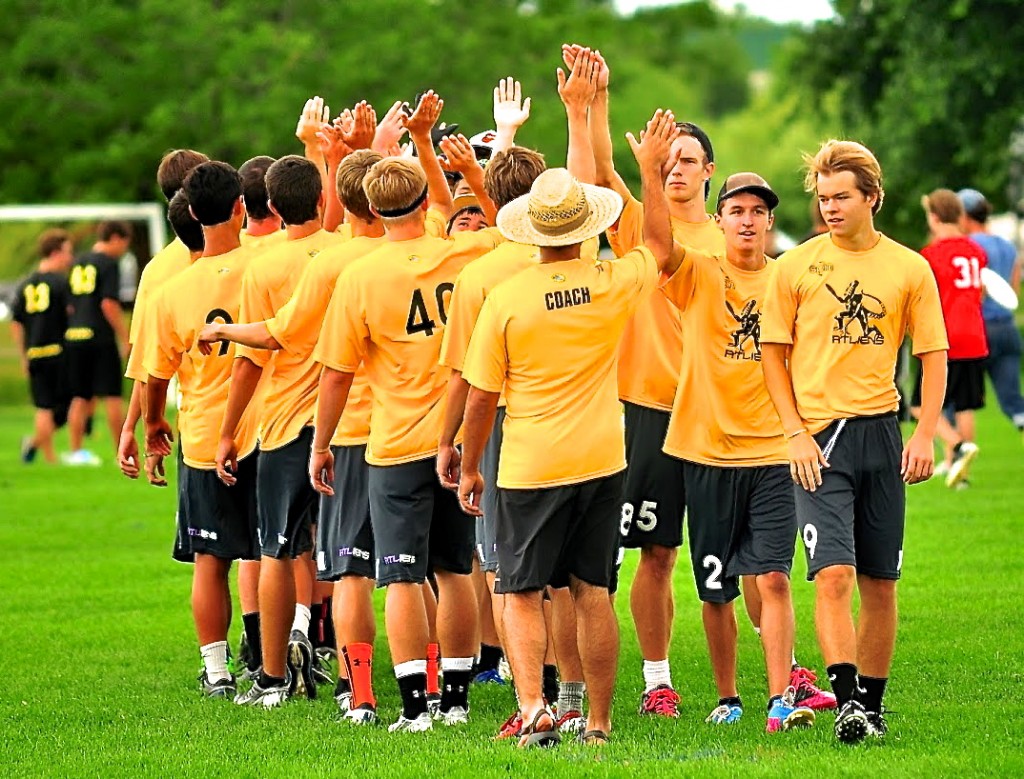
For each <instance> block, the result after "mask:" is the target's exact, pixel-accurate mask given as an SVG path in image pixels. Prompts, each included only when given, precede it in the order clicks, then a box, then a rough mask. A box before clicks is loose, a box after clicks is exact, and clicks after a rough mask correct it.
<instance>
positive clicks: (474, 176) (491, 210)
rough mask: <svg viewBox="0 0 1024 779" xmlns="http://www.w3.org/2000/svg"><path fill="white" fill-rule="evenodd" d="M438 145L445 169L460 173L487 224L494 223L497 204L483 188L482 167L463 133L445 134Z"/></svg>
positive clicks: (496, 216) (496, 215)
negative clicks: (443, 157) (474, 196)
mask: <svg viewBox="0 0 1024 779" xmlns="http://www.w3.org/2000/svg"><path fill="white" fill-rule="evenodd" d="M438 145H439V146H440V147H441V151H442V152H444V156H445V164H444V168H445V170H449V171H451V172H453V173H460V174H462V178H463V179H465V181H466V183H467V184H468V185H469V188H470V189H471V190H472V191H473V194H474V195H476V199H477V201H478V202H479V203H480V210H481V211H483V212H484V217H485V218H486V219H487V224H491V225H493V224H495V222H496V220H497V218H498V206H497V205H496V204H495V203H494V201H493V200H491V198H490V196H489V195H488V194H487V190H486V189H484V169H483V168H481V167H480V162H479V161H478V160H477V158H476V152H474V151H473V147H472V145H471V144H470V143H469V140H468V139H467V138H466V136H465V135H446V136H445V137H444V138H442V139H441V140H440V142H439V143H438Z"/></svg>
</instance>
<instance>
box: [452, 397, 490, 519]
mask: <svg viewBox="0 0 1024 779" xmlns="http://www.w3.org/2000/svg"><path fill="white" fill-rule="evenodd" d="M498 397H499V393H497V392H485V391H484V390H481V389H477V388H476V387H470V388H469V396H468V397H467V398H466V416H465V421H464V422H463V441H462V477H461V478H460V479H459V489H458V494H459V505H461V506H462V510H463V511H465V512H466V513H467V514H469V515H471V516H474V517H480V516H483V511H482V510H481V508H480V499H481V497H482V496H483V494H484V477H483V476H482V475H481V474H480V458H481V457H483V454H484V447H485V446H486V445H487V439H488V438H490V437H491V430H493V429H494V417H495V416H496V415H497V413H498Z"/></svg>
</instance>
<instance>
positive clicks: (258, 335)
mask: <svg viewBox="0 0 1024 779" xmlns="http://www.w3.org/2000/svg"><path fill="white" fill-rule="evenodd" d="M196 340H197V341H198V342H199V351H201V352H202V353H203V354H210V353H211V352H212V351H213V344H215V343H217V342H218V341H231V342H232V343H236V344H240V345H242V346H248V347H250V348H252V349H271V350H277V349H280V348H281V344H280V343H278V341H277V339H276V338H274V336H272V335H271V334H270V330H269V329H268V328H267V324H266V322H249V323H244V324H230V325H228V324H224V323H222V322H214V323H212V324H209V325H204V326H203V329H202V330H200V331H199V336H198V337H197V339H196Z"/></svg>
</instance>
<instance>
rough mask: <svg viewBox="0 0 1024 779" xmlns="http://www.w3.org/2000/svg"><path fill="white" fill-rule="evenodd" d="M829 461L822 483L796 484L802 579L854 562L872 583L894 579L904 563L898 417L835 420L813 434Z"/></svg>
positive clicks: (903, 495)
mask: <svg viewBox="0 0 1024 779" xmlns="http://www.w3.org/2000/svg"><path fill="white" fill-rule="evenodd" d="M814 440H815V441H817V442H818V446H820V447H821V449H822V452H823V453H824V454H825V457H826V459H827V460H828V462H829V467H828V468H824V469H822V474H821V486H820V487H818V489H817V490H815V491H814V492H808V491H807V490H805V489H804V488H803V487H801V486H800V485H799V484H794V485H793V489H794V494H795V495H796V518H797V522H798V524H799V528H800V538H801V539H802V540H803V543H804V550H805V552H806V553H807V578H808V579H809V580H813V579H814V576H815V575H816V574H817V573H818V571H820V570H821V569H822V568H828V567H829V566H833V565H852V566H854V567H855V568H856V569H857V573H860V574H864V575H866V576H871V577H873V578H875V579H898V578H900V568H901V567H902V565H903V527H904V521H905V518H906V485H905V484H904V483H903V478H902V477H901V476H900V466H901V461H902V456H903V439H902V436H901V435H900V425H899V422H898V421H897V420H896V414H895V413H892V414H883V415H881V416H875V417H854V418H852V419H842V420H837V421H835V422H833V423H832V424H830V425H829V426H828V427H826V428H825V429H824V430H822V431H821V432H820V433H818V434H817V435H816V436H814Z"/></svg>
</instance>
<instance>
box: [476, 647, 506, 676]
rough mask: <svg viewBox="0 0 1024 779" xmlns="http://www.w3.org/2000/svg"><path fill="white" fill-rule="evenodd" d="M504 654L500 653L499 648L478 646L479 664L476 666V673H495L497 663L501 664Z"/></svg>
mask: <svg viewBox="0 0 1024 779" xmlns="http://www.w3.org/2000/svg"><path fill="white" fill-rule="evenodd" d="M504 654H505V653H504V652H502V651H501V647H500V646H491V645H490V644H481V645H480V663H479V664H478V666H477V672H478V673H479V672H480V671H497V670H498V663H500V662H501V658H502V657H504Z"/></svg>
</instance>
